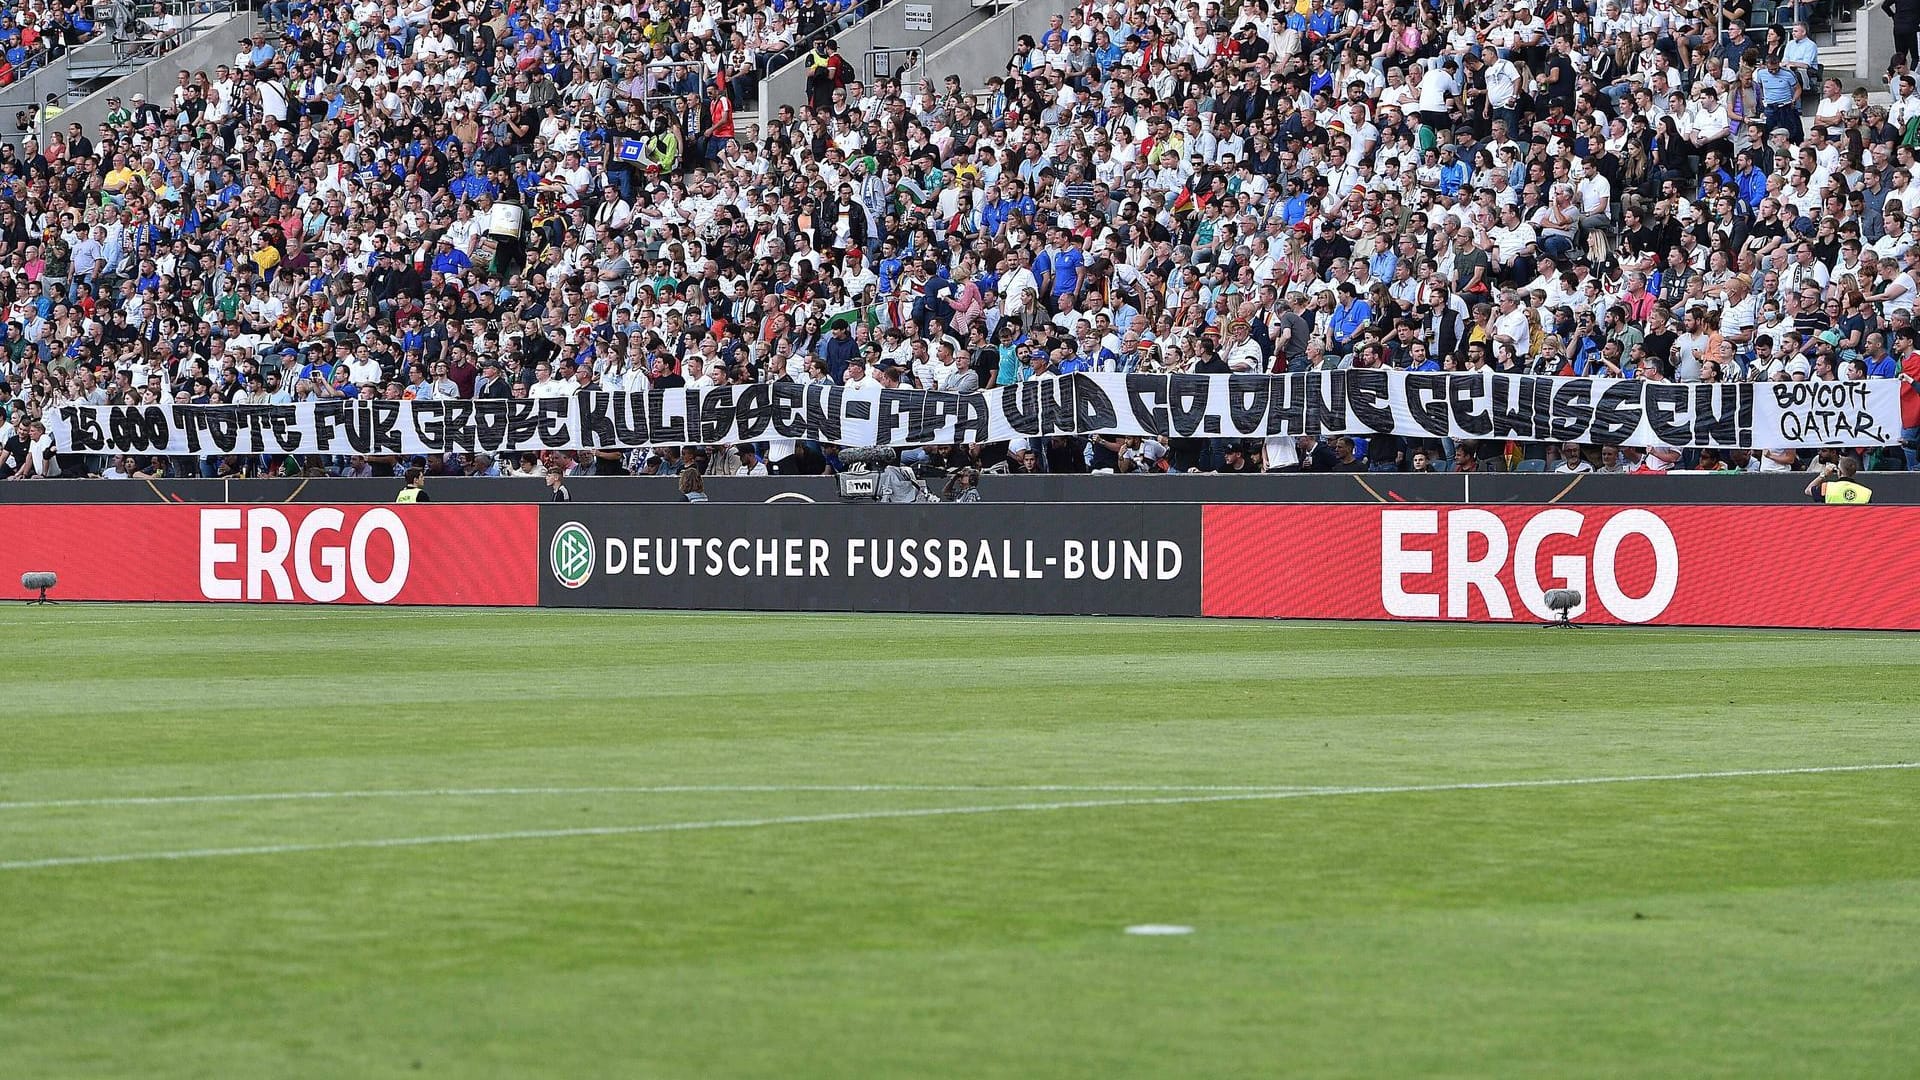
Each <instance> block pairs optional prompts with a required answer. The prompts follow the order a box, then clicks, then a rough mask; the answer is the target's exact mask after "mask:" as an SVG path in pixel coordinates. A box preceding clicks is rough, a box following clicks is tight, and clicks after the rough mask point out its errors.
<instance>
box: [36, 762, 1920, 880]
mask: <svg viewBox="0 0 1920 1080" xmlns="http://www.w3.org/2000/svg"><path fill="white" fill-rule="evenodd" d="M1896 769H1920V762H1910V761H1909V762H1895V763H1889V764H1876V765H1810V766H1803V767H1798V768H1783V769H1730V770H1725V771H1720V772H1686V773H1653V774H1647V775H1641V776H1587V777H1570V778H1565V779H1557V780H1555V779H1545V780H1485V781H1471V782H1461V783H1452V784H1399V785H1392V786H1378V787H1340V788H1310V789H1305V790H1299V791H1257V792H1241V793H1237V794H1220V795H1174V796H1166V797H1160V798H1143V799H1081V800H1077V801H1073V802H1047V803H1004V804H1001V805H998V806H935V807H925V808H921V809H900V810H855V811H848V812H845V813H838V814H798V815H794V816H791V817H762V818H723V819H720V820H717V821H670V822H661V823H658V824H653V825H605V826H598V827H587V828H573V829H525V830H519V831H515V832H495V833H455V834H451V835H442V836H402V837H393V838H389V839H384V840H338V841H330V842H327V843H319V844H260V845H255V846H252V847H230V848H190V849H187V850H183V851H137V852H128V853H125V854H120V855H65V856H56V857H53V858H47V859H20V860H16V861H13V862H0V871H8V870H45V869H51V868H54V867H62V866H104V865H109V864H113V863H135V862H173V861H181V860H187V859H223V858H236V857H239V856H243V855H294V854H301V853H307V852H320V851H354V850H376V849H381V848H408V847H428V846H432V845H438V844H488V843H498V842H501V841H507V840H563V839H571V838H577V837H590V836H639V835H642V834H646V833H668V832H700V831H705V830H710V829H759V828H767V827H769V826H775V825H822V824H827V823H831V822H845V821H887V820H896V819H908V818H931V817H958V816H963V815H973V814H1006V813H1020V812H1025V813H1039V812H1044V811H1053V810H1094V809H1101V808H1105V807H1118V806H1187V805H1194V804H1200V803H1227V802H1256V801H1271V800H1279V799H1311V798H1318V797H1325V796H1335V795H1406V794H1419V793H1428V792H1443V791H1502V790H1513V789H1529V788H1556V787H1588V786H1594V785H1600V784H1652V783H1670V782H1679V781H1686V780H1731V779H1738V778H1742V777H1759V776H1812V775H1818V774H1823V773H1864V772H1884V771H1889V770H1896Z"/></svg>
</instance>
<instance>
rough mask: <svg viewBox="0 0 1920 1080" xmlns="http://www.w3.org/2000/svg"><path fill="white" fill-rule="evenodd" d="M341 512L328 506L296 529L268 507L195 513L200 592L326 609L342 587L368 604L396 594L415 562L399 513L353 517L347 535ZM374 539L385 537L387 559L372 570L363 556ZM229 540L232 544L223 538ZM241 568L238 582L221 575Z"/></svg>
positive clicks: (339, 595)
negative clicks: (226, 569) (234, 567)
mask: <svg viewBox="0 0 1920 1080" xmlns="http://www.w3.org/2000/svg"><path fill="white" fill-rule="evenodd" d="M348 524H349V522H348V520H347V514H346V512H345V511H341V510H337V509H335V508H333V507H331V506H322V507H316V508H314V509H312V510H309V511H307V513H306V514H305V516H303V517H301V518H300V521H299V524H298V525H297V526H296V525H295V524H294V523H293V522H291V521H289V520H288V518H287V515H286V514H285V513H282V512H281V511H280V510H277V509H275V508H273V507H268V506H256V507H248V508H245V509H241V508H238V507H219V508H215V509H209V510H202V511H200V594H201V595H202V596H204V597H206V598H207V599H209V600H311V601H315V602H317V603H323V604H325V603H332V602H333V601H336V600H339V599H341V598H343V597H345V596H346V595H347V586H348V585H349V584H351V585H352V586H353V591H354V592H355V593H356V594H358V596H359V598H360V599H361V600H364V601H366V602H367V603H369V604H384V603H386V602H387V601H389V600H392V599H393V598H394V597H395V596H398V595H399V594H400V590H401V589H402V588H403V587H405V585H406V583H407V570H408V567H409V566H410V565H411V564H412V562H413V550H412V545H411V543H410V542H409V541H408V539H407V527H406V524H405V523H404V522H402V521H401V520H400V515H398V514H396V513H394V512H393V511H392V510H388V509H386V508H385V507H373V508H371V509H368V510H364V511H361V512H359V514H358V519H357V520H355V521H354V522H352V532H351V533H349V532H348ZM376 534H385V536H386V538H387V543H388V544H389V545H391V547H392V549H393V557H392V559H391V560H390V561H389V560H384V559H383V560H381V564H380V565H376V564H375V563H374V562H373V561H371V560H369V559H368V557H367V553H368V545H369V543H370V542H371V541H372V540H373V538H374V536H375V535H376ZM223 537H232V539H223ZM236 563H237V564H239V566H240V575H239V576H238V577H222V576H220V573H219V571H220V570H221V568H223V567H227V566H231V565H234V564H236Z"/></svg>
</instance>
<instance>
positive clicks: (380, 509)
mask: <svg viewBox="0 0 1920 1080" xmlns="http://www.w3.org/2000/svg"><path fill="white" fill-rule="evenodd" d="M539 516H540V512H539V507H537V506H513V505H502V506H453V505H447V506H434V505H431V504H428V505H414V506H406V505H393V506H307V505H296V504H280V505H273V506H31V505H19V506H0V590H11V589H14V588H18V585H17V584H16V582H18V580H19V577H20V575H21V574H22V573H23V572H27V571H33V570H51V571H53V572H54V573H56V574H58V575H59V576H60V584H59V585H58V587H56V588H55V590H54V592H53V596H54V598H55V599H59V600H228V601H242V602H247V601H251V602H261V603H276V602H278V603H312V604H329V603H340V604H488V605H494V604H498V605H514V606H528V605H532V604H535V603H538V602H539V599H540V585H539V570H538V561H537V558H536V555H537V551H536V548H537V547H538V545H539V541H540V523H539Z"/></svg>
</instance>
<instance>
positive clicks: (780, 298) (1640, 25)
mask: <svg viewBox="0 0 1920 1080" xmlns="http://www.w3.org/2000/svg"><path fill="white" fill-rule="evenodd" d="M1029 2H1034V3H1038V2H1047V0H1029ZM36 3H39V0H29V9H30V10H31V9H33V5H34V4H36ZM39 10H43V11H46V10H51V11H55V12H58V11H59V10H60V7H59V0H54V2H53V3H52V4H51V5H50V6H43V7H41V8H39ZM861 10H862V9H861V8H860V7H859V6H858V5H856V4H854V3H852V2H850V0H826V2H823V0H804V2H794V0H774V2H771V3H766V4H747V3H743V2H740V0H650V2H646V3H640V2H636V0H620V2H618V3H602V2H594V0H542V2H539V3H535V4H530V5H529V4H523V3H519V2H515V3H510V4H508V5H507V6H506V7H504V8H503V7H502V6H501V5H500V4H499V3H497V2H495V0H399V2H398V3H395V2H392V0H387V2H376V0H358V2H355V3H347V4H339V5H321V4H313V3H306V2H301V0H292V2H283V0H275V2H273V3H270V4H268V5H267V6H266V8H265V15H266V18H267V21H266V22H265V24H264V27H265V29H263V30H262V32H261V33H260V34H259V35H258V36H256V37H254V38H253V39H252V40H250V41H246V42H243V43H242V46H241V47H240V48H239V49H238V50H237V51H236V53H235V54H234V55H233V56H232V57H230V58H227V59H225V61H224V62H221V63H218V64H216V65H214V66H213V67H212V68H211V69H210V70H200V71H193V72H183V73H181V75H180V76H179V83H178V85H177V86H176V87H174V88H173V90H172V92H171V93H168V94H164V95H156V99H155V100H144V99H142V98H140V97H135V98H133V99H132V100H130V101H127V102H120V101H114V102H112V103H111V112H110V115H108V116H107V118H106V120H105V122H104V123H103V124H102V125H101V126H100V127H99V129H97V130H92V131H87V130H82V129H81V127H80V126H79V125H77V124H70V125H67V126H66V128H65V130H59V125H57V124H54V125H50V126H49V129H48V130H46V131H44V132H43V133H42V135H43V137H42V138H39V139H35V140H29V141H28V142H26V143H25V145H24V146H22V147H20V148H18V149H16V148H15V147H13V146H11V145H6V146H0V307H3V308H4V311H5V329H4V341H0V401H6V402H8V405H7V408H6V416H5V419H4V422H3V423H0V473H3V474H4V475H7V476H16V477H35V476H46V475H56V474H59V475H93V474H99V475H107V476H161V475H165V476H178V475H209V476H220V475H237V474H248V475H253V474H273V475H279V474H294V473H301V474H307V475H364V474H371V473H374V472H380V473H391V472H395V471H401V470H405V469H407V468H409V467H420V468H424V469H425V470H427V472H428V473H429V474H437V475H460V474H468V475H495V474H501V475H509V474H511V475H527V474H532V475H540V474H545V473H547V472H552V471H565V472H568V473H597V474H609V473H626V472H654V473H660V472H664V473H678V472H681V471H682V470H684V469H685V468H687V467H688V466H689V465H692V466H693V467H697V468H701V469H703V470H705V471H707V472H709V473H733V472H766V471H773V472H819V471H824V470H828V469H831V468H833V467H835V464H836V460H835V448H833V447H830V446H829V447H821V446H815V445H811V444H807V443H804V442H783V441H778V440H776V441H773V442H769V443H763V444H759V445H755V446H728V447H703V448H684V449H679V448H672V449H669V448H662V449H657V450H635V451H632V452H627V453H617V452H604V453H589V454H580V455H573V454H563V453H550V454H544V455H527V456H526V457H525V458H523V459H520V460H513V461H494V460H490V459H488V458H487V457H486V456H485V455H476V456H473V457H465V456H462V455H446V456H444V457H435V458H432V459H430V460H424V461H423V460H416V459H375V460H372V461H367V460H361V459H352V458H337V459H325V458H302V459H298V460H296V459H284V460H273V459H266V460H262V459H255V458H229V459H220V458H207V459H182V458H151V457H116V458H81V457H71V456H68V457H62V456H59V455H55V454H52V453H51V452H49V450H48V445H49V444H48V440H47V438H46V435H45V431H44V429H43V428H41V427H40V426H39V424H38V422H37V417H38V416H39V414H40V412H41V411H42V410H43V409H45V408H47V407H49V406H52V405H58V404H62V403H67V402H74V401H80V402H89V403H96V404H104V403H122V402H127V403H153V402H160V401H168V400H171V401H174V402H181V403H193V404H210V403H211V404H217V403H242V404H247V403H287V402H297V401H310V400H326V399H331V398H336V397H368V396H374V397H381V398H390V399H402V398H415V399H420V398H435V399H437V398H445V397H483V398H484V397H492V398H502V397H523V396H524V397H535V398H537V397H544V396H549V395H560V394H572V393H577V392H579V391H580V390H581V389H586V388H603V389H614V390H637V389H643V388H647V387H671V386H679V385H699V386H705V385H714V384H722V383H727V382H740V381H767V380H780V379H790V380H797V381H802V382H807V381H819V380H831V381H834V382H838V383H842V384H846V385H854V386H864V385H882V386H919V387H929V388H936V389H946V390H969V389H974V388H977V387H988V386H994V385H1000V384H1006V383H1010V382H1017V381H1023V380H1027V379H1033V378H1046V377H1049V376H1051V375H1057V374H1060V373H1064V372H1072V371H1080V370H1121V371H1143V372H1177V371H1192V372H1286V371H1301V370H1307V369H1311V368H1335V367H1346V366H1357V367H1380V366H1394V367H1400V368H1407V369H1412V370H1423V371H1434V370H1444V371H1475V370H1483V369H1489V368H1490V369H1493V370H1498V371H1507V372H1528V373H1548V374H1554V373H1558V374H1589V375H1609V376H1618V377H1624V378H1636V379H1659V380H1668V379H1672V380H1686V381H1695V380H1697V381H1707V382H1726V381H1735V380H1754V381H1765V380H1830V379H1860V378H1865V377H1869V376H1874V377H1887V378H1900V379H1902V380H1905V381H1909V382H1910V381H1911V379H1912V378H1913V377H1914V376H1915V375H1917V374H1920V343H1917V340H1916V337H1917V334H1920V332H1917V331H1916V330H1915V328H1914V325H1913V311H1914V298H1915V294H1916V291H1917V290H1920V284H1916V282H1917V280H1920V244H1916V243H1915V240H1916V239H1920V171H1916V169H1915V154H1916V150H1915V147H1916V146H1917V145H1920V91H1917V90H1916V86H1915V76H1914V74H1913V73H1912V72H1911V71H1910V70H1909V66H1908V62H1907V59H1906V58H1905V57H1896V58H1895V61H1894V64H1893V66H1892V69H1891V71H1890V73H1889V75H1888V78H1887V81H1886V85H1885V87H1884V88H1881V87H1874V88H1872V89H1871V91H1868V90H1860V91H1854V92H1851V93H1849V92H1847V91H1846V90H1845V89H1844V84H1842V83H1841V82H1839V81H1837V80H1836V79H1834V78H1829V77H1826V75H1825V74H1824V73H1823V72H1822V71H1821V70H1820V68H1819V53H1818V49H1817V48H1815V47H1814V45H1813V43H1812V42H1811V41H1810V40H1809V38H1808V36H1807V30H1806V27H1805V26H1804V25H1798V24H1796V25H1767V26H1757V25H1756V26H1752V27H1749V26H1747V25H1745V24H1746V21H1747V19H1748V15H1749V11H1748V5H1747V4H1746V3H1745V0H1720V4H1719V6H1718V7H1716V5H1715V2H1714V0H1523V2H1518V3H1505V2H1494V0H1467V2H1464V3H1461V2H1452V0H1440V2H1432V0H1418V2H1416V3H1414V4H1410V5H1406V6H1396V5H1395V4H1394V3H1392V2H1390V0H1334V2H1331V3H1329V2H1328V0H1298V2H1297V3H1285V2H1282V3H1278V4H1275V3H1273V2H1271V0H1243V2H1241V3H1239V4H1237V5H1233V4H1229V5H1225V6H1223V5H1221V4H1219V3H1212V2H1208V3H1200V2H1188V0H1179V2H1175V3H1146V2H1136V3H1127V2H1111V3H1109V2H1103V0H1091V2H1087V3H1083V4H1080V5H1078V6H1075V7H1071V8H1067V9H1065V10H1063V11H1062V12H1061V13H1060V14H1059V15H1058V16H1056V17H1054V18H1053V19H1052V20H1051V25H1050V27H1049V28H1048V29H1047V30H1046V31H1045V32H1043V33H1041V34H1039V35H1038V36H1037V38H1036V37H1028V38H1022V39H1021V40H1020V42H1019V44H1018V46H1017V47H1016V49H1015V52H1014V54H1013V55H1012V56H1011V57H1010V58H1009V60H1008V62H1007V65H1006V67H1005V69H1004V70H1003V71H1000V72H996V73H992V74H991V77H988V78H984V79H983V80H982V81H980V82H978V83H974V84H968V83H965V82H963V81H962V80H961V79H959V78H958V77H947V78H945V79H944V80H942V81H940V82H939V83H937V84H935V83H931V82H923V83H918V84H915V85H908V86H901V85H899V84H898V83H896V82H894V81H892V80H890V79H887V78H880V79H867V78H864V77H863V75H864V72H863V70H862V65H861V64H859V63H858V62H854V61H849V60H848V59H846V58H842V57H839V56H838V55H837V53H836V52H835V51H834V49H833V47H832V46H831V44H830V42H829V41H828V40H827V37H826V35H827V34H829V33H831V31H832V30H833V29H835V28H837V27H839V26H842V25H846V24H848V23H849V22H851V21H852V20H853V19H855V18H857V17H858V16H859V14H860V12H861ZM1791 10H1792V9H1791V8H1783V9H1782V12H1783V14H1784V13H1786V12H1789V11H1791ZM1720 25H1725V27H1726V29H1725V31H1724V32H1721V31H1718V30H1717V29H1716V27H1718V26H1720ZM4 33H5V31H4V30H0V34H4ZM783 62H792V63H796V64H802V65H804V70H805V72H806V100H805V101H804V102H803V103H801V104H800V105H799V106H797V107H792V106H783V107H781V108H779V109H777V110H775V111H774V112H773V114H772V115H768V116H764V117H761V118H760V122H759V123H754V124H745V123H739V124H737V123H736V114H737V113H738V112H742V111H749V110H751V109H752V108H753V107H754V103H755V102H756V100H757V96H758V90H757V86H758V84H759V82H760V81H761V80H762V79H763V78H764V77H765V76H766V75H767V74H768V73H769V72H770V71H771V70H773V69H774V68H775V67H776V66H778V65H779V64H781V63H783ZM982 74H983V75H984V74H987V73H982ZM1876 101H1879V102H1883V103H1876ZM1902 398H1903V407H1904V412H1905V415H1904V417H1903V420H1904V426H1905V429H1906V430H1904V431H1903V432H1902V433H1901V445H1898V446H1888V447H1860V448H1854V449H1855V452H1857V453H1860V454H1864V455H1866V457H1867V460H1868V462H1869V464H1872V465H1875V466H1876V467H1881V468H1909V467H1912V466H1914V465H1915V464H1916V459H1915V447H1916V434H1917V433H1920V395H1915V394H1914V393H1913V392H1912V391H1911V389H1907V390H1905V391H1904V392H1903V395H1902ZM914 456H915V457H916V458H917V459H919V462H920V463H921V464H922V465H923V466H925V467H928V468H949V469H959V468H963V467H970V468H985V469H1006V470H1009V471H1032V470H1039V471H1054V472H1084V471H1114V472H1157V471H1174V472H1188V471H1196V470H1198V471H1228V472H1243V471H1244V472H1254V471H1267V470H1279V471H1320V470H1380V471H1386V470H1395V471H1398V470H1427V469H1433V470H1447V469H1475V470H1481V471H1485V470H1499V469H1508V468H1514V469H1521V470H1540V471H1563V472H1580V471H1587V470H1592V471H1599V472H1606V471H1635V472H1661V471H1667V470H1669V469H1683V468H1684V469H1695V468H1697V469H1707V470H1715V471H1719V470H1753V471H1786V470H1793V469H1799V468H1805V467H1806V466H1807V465H1808V464H1810V463H1812V462H1813V461H1814V460H1816V458H1817V457H1818V456H1817V455H1814V454H1811V453H1795V452H1793V451H1789V450H1767V449H1765V448H1761V449H1756V450H1754V451H1752V452H1746V451H1740V452H1734V453H1729V454H1716V453H1714V452H1710V451H1705V452H1696V451H1692V450H1684V451H1683V450H1674V449H1671V448H1667V447H1661V446H1651V447H1623V448H1612V447H1604V448H1603V447H1596V446H1585V445H1580V444H1574V443H1570V444H1565V445H1559V444H1541V443H1524V444H1507V443H1504V442H1503V443H1494V442H1491V441H1482V442H1479V443H1474V442H1462V443H1460V444H1458V445H1455V444H1453V443H1451V442H1449V441H1446V440H1426V441H1423V440H1414V439H1404V438H1400V437H1396V436H1376V437H1373V438H1369V439H1361V438H1347V437H1340V438H1331V439H1326V440H1312V439H1300V440H1294V439H1279V440H1267V441H1264V442H1261V441H1254V442H1242V441H1236V440H1220V439H1215V440H1206V439H1193V440H1180V439H1174V440H1171V441H1168V440H1155V439H1136V438H1120V437H1094V438H1057V439H1047V440H1031V441H1023V440H1016V441H1014V442H1012V443H1009V444H998V445H970V446H955V447H932V448H928V449H927V450H925V451H922V452H919V453H916V454H915V455H914ZM1826 456H1827V457H1829V458H1830V457H1831V456H1832V455H1831V454H1827V455H1826Z"/></svg>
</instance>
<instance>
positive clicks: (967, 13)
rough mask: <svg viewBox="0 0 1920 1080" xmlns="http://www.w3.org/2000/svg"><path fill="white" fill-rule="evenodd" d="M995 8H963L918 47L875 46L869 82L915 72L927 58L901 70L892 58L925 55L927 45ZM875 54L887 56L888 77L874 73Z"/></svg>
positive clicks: (869, 60) (870, 58) (869, 58)
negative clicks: (984, 11) (906, 55)
mask: <svg viewBox="0 0 1920 1080" xmlns="http://www.w3.org/2000/svg"><path fill="white" fill-rule="evenodd" d="M995 6H997V5H996V4H994V3H991V2H989V3H984V4H982V3H974V4H971V5H969V6H967V7H965V8H962V9H961V10H960V14H959V15H957V16H955V17H954V18H953V19H952V20H951V21H950V22H948V23H947V25H945V26H942V27H940V28H939V29H938V30H932V31H929V32H928V33H927V40H926V41H924V42H921V43H920V44H918V45H911V46H904V45H875V46H874V47H873V48H871V49H868V50H867V63H868V72H867V74H868V80H869V81H872V80H874V79H879V78H894V77H895V75H894V72H896V71H897V72H906V71H911V70H913V69H914V68H916V67H918V66H919V65H920V61H921V60H924V59H926V57H925V56H924V55H921V56H920V57H918V58H917V59H914V60H909V61H908V62H907V63H906V65H905V66H903V67H900V68H894V67H893V66H892V58H893V55H894V54H896V53H921V54H924V53H925V52H926V48H927V43H928V42H933V41H937V40H939V39H940V38H941V37H943V36H944V35H945V34H946V33H947V31H949V30H952V29H954V28H955V27H957V26H960V25H961V24H963V23H969V22H973V21H975V20H976V19H978V18H979V14H980V9H981V8H983V7H995ZM991 17H992V16H989V18H991ZM875 54H881V55H884V56H885V57H886V58H887V60H888V68H889V71H888V73H887V74H886V75H884V76H883V75H877V74H875V73H874V71H873V67H872V64H873V60H874V57H875Z"/></svg>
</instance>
